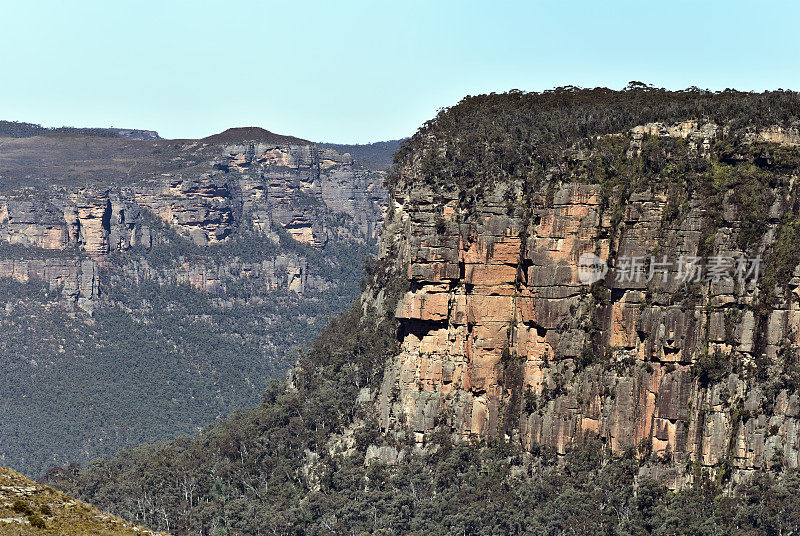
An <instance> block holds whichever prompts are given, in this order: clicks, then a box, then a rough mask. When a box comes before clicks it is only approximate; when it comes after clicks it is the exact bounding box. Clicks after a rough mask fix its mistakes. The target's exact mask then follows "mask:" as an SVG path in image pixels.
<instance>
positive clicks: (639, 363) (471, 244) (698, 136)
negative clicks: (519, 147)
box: [378, 122, 800, 486]
mask: <svg viewBox="0 0 800 536" xmlns="http://www.w3.org/2000/svg"><path fill="white" fill-rule="evenodd" d="M724 130H725V129H723V128H719V127H718V126H717V125H712V124H700V123H698V122H685V123H679V124H676V125H669V126H665V125H660V124H649V125H645V126H642V127H637V128H636V129H633V130H632V131H631V132H629V133H626V134H624V135H622V136H619V143H620V144H621V146H622V145H624V146H625V147H627V149H626V151H627V159H628V160H629V161H633V160H635V159H636V158H638V155H639V154H641V151H642V145H643V143H646V142H648V140H655V141H658V140H659V139H667V138H675V139H678V140H686V142H685V144H683V145H681V147H683V150H685V151H688V154H690V155H695V156H696V157H701V158H705V159H706V160H707V161H708V162H711V160H712V156H713V155H712V153H713V147H714V143H715V141H717V140H718V139H719V138H720V137H721V136H722V135H723V132H724ZM793 136H794V137H793ZM795 137H796V132H785V131H782V130H780V129H777V128H775V129H770V130H767V131H765V132H760V133H757V134H754V135H753V136H752V137H751V138H750V141H769V142H780V143H782V144H784V145H783V146H784V147H792V146H794V145H795V143H794V141H793V140H795ZM776 147H777V146H776ZM590 154H591V151H576V155H577V156H575V158H577V159H578V160H586V159H588V158H589V156H590ZM713 158H716V157H713ZM416 165H417V164H416V163H414V162H412V163H410V164H408V165H407V166H406V167H405V168H404V169H402V170H401V173H400V177H399V180H398V181H396V183H395V184H394V189H393V191H392V192H391V209H390V214H389V216H388V217H387V221H386V225H385V229H384V231H383V239H382V256H383V258H384V259H389V260H391V261H392V262H395V263H396V267H397V269H398V270H399V271H400V272H401V273H403V274H404V276H405V277H407V278H408V280H409V282H410V286H411V291H410V292H408V293H407V294H406V295H405V297H404V298H403V299H402V300H401V302H400V304H399V306H398V308H397V312H396V317H397V318H398V319H399V321H400V326H401V327H400V330H401V333H400V337H401V340H402V348H403V349H402V353H400V354H399V355H398V356H397V357H396V358H394V359H393V360H392V361H391V362H390V363H389V364H388V367H387V371H386V373H385V377H384V382H383V386H382V389H381V393H380V396H379V401H378V403H379V413H380V422H381V424H382V426H383V428H384V429H385V430H387V431H392V432H395V433H396V432H404V431H409V432H412V433H413V434H415V436H416V438H417V440H418V441H420V442H424V441H426V438H427V437H428V436H429V435H430V434H431V433H432V432H433V431H435V430H437V429H439V428H441V427H444V428H445V429H447V430H450V431H451V432H452V433H453V434H454V435H455V436H457V437H460V438H464V439H469V438H470V437H481V438H485V437H492V436H497V435H506V436H508V437H516V438H518V439H519V440H520V441H521V442H522V443H523V444H524V445H526V446H527V447H529V448H530V447H532V446H533V445H536V444H541V445H546V446H549V447H552V448H554V449H555V450H556V451H557V452H558V453H564V452H566V450H567V449H569V448H570V447H571V446H572V445H577V444H581V443H584V442H586V441H590V440H599V441H601V442H603V443H604V444H606V445H607V446H608V447H610V448H611V449H612V450H613V451H615V452H623V451H625V450H626V449H636V450H637V451H638V452H639V453H640V455H649V454H652V455H656V456H659V457H661V458H663V459H667V460H669V461H672V462H676V464H678V465H672V466H669V467H676V466H678V467H681V468H682V469H683V468H685V467H686V466H687V465H686V464H694V465H695V466H696V467H698V468H703V467H711V466H719V465H721V464H727V463H729V464H731V466H732V467H734V468H735V469H737V470H738V471H737V473H736V474H737V475H742V474H745V473H746V472H748V471H751V470H755V469H764V468H776V467H798V466H800V397H798V393H797V392H796V391H795V390H794V389H793V388H791V386H787V385H785V382H784V384H781V382H780V381H778V379H777V378H778V377H779V376H782V375H783V376H786V375H791V374H793V372H792V371H795V372H796V370H795V369H794V368H793V365H792V363H793V362H794V361H793V360H794V359H795V357H794V356H795V353H796V350H797V348H798V344H800V300H799V299H798V296H800V267H797V268H795V269H794V275H793V276H790V280H788V281H780V282H779V283H780V285H778V286H777V287H776V288H775V289H774V290H775V292H776V293H777V296H778V298H777V300H775V301H774V302H771V303H770V304H769V305H768V306H765V305H764V303H765V301H764V300H765V298H764V296H765V293H770V292H772V291H773V289H771V288H768V289H764V288H760V286H759V285H761V283H759V282H758V281H757V278H756V277H753V275H754V274H752V272H751V273H750V274H749V275H750V277H749V278H748V277H742V278H737V277H734V276H733V275H734V270H735V268H736V267H735V262H734V263H733V265H730V266H729V267H728V268H729V270H730V273H731V275H732V276H731V277H730V278H722V279H720V280H713V279H710V280H706V279H705V278H703V279H700V280H699V281H697V282H693V280H687V279H686V278H685V274H683V273H681V270H684V271H685V269H686V266H685V265H684V266H681V264H680V260H681V259H685V258H689V257H695V256H701V255H704V256H705V257H709V256H719V257H725V258H726V259H732V260H736V259H741V258H744V257H747V258H749V257H755V256H763V257H764V258H765V259H772V258H773V257H771V256H770V255H771V253H770V252H771V251H772V250H773V249H774V244H775V241H776V237H778V236H779V235H780V233H781V232H782V229H784V228H785V223H786V221H785V215H786V214H787V211H788V212H790V213H791V211H792V210H796V208H797V205H796V204H795V202H794V200H795V195H796V190H795V186H794V184H795V178H796V177H795V176H794V175H792V173H796V171H786V172H781V171H775V172H773V173H774V174H775V175H777V176H779V178H776V179H775V180H774V181H772V184H773V185H774V187H773V188H772V190H771V191H769V192H768V195H767V196H766V198H768V199H769V205H768V206H765V207H763V213H762V216H763V217H762V218H761V220H760V221H761V222H762V223H763V225H764V227H763V229H762V230H761V231H760V232H759V233H758V236H756V237H755V238H754V239H753V241H752V242H751V243H750V244H749V245H748V249H747V250H743V249H742V241H741V240H740V238H741V237H742V235H743V233H746V232H749V231H750V229H749V226H751V225H752V222H750V221H749V220H747V219H746V218H745V217H744V216H743V215H742V213H741V211H739V210H737V205H736V203H735V202H734V199H733V197H734V196H735V195H737V194H736V193H735V192H733V191H726V192H723V193H722V194H721V195H722V197H723V199H724V203H723V206H722V209H721V210H720V211H719V214H718V216H717V218H718V219H715V220H714V223H713V225H712V224H710V223H709V221H710V217H709V207H708V199H704V198H703V197H702V196H699V195H696V196H694V197H692V196H689V198H688V199H685V202H684V203H683V205H682V206H681V207H680V211H679V215H678V216H677V217H676V216H675V215H674V212H675V207H674V204H675V197H676V196H677V195H678V192H676V191H674V190H669V189H667V188H664V187H663V186H661V185H663V183H661V182H659V181H651V182H650V183H646V184H644V185H642V186H641V187H639V188H635V189H633V191H631V192H628V194H627V195H626V196H624V197H622V199H621V201H620V202H619V204H618V205H616V206H612V205H613V203H610V202H609V193H608V189H607V186H604V185H603V184H601V183H600V182H593V179H594V177H592V176H591V175H582V176H580V175H579V176H576V177H574V178H573V179H572V180H557V179H556V178H554V177H556V176H557V175H555V174H553V175H550V176H549V180H547V181H545V182H544V184H542V185H540V186H538V187H536V188H534V189H532V188H531V187H530V185H529V184H528V185H525V184H522V183H521V182H513V181H507V182H505V183H503V182H498V184H496V185H494V188H492V189H487V190H486V191H487V192H488V193H484V194H483V195H482V196H480V197H477V198H476V197H473V199H475V200H474V201H473V202H471V203H465V202H464V201H463V200H464V199H469V198H470V196H469V195H465V194H470V192H466V191H465V190H464V188H462V187H458V186H453V185H445V186H442V185H436V184H434V185H430V184H421V183H420V181H419V180H417V179H418V168H417V167H415V166H416ZM709 165H710V164H709ZM561 176H562V177H563V174H562V175H561ZM612 198H613V196H612ZM792 214H794V213H792ZM796 216H797V215H796V214H794V217H796ZM587 254H588V255H594V256H596V257H597V258H599V260H601V261H602V263H603V264H608V265H609V266H610V267H611V270H610V271H609V272H608V274H606V277H605V279H603V280H601V281H600V282H598V283H594V284H587V283H586V282H585V281H582V279H581V273H580V272H579V265H580V264H581V262H582V259H581V257H582V256H584V255H587ZM664 256H666V257H664ZM584 258H585V257H584ZM625 259H639V262H644V264H643V265H642V269H643V272H642V276H641V277H640V278H638V279H637V278H633V277H629V276H628V274H626V273H624V263H625V262H629V261H625ZM652 259H657V261H662V260H666V261H667V262H668V263H669V266H666V265H663V266H662V268H661V269H659V270H658V271H656V272H655V274H654V276H653V275H650V277H649V278H648V271H649V269H650V266H649V265H648V263H652V262H653V261H652ZM750 268H752V266H750ZM790 272H791V270H790ZM764 273H765V272H764V271H762V274H761V275H762V283H763V277H765V276H764ZM744 275H747V274H744ZM773 283H775V282H774V281H773ZM762 286H763V285H762ZM789 356H791V357H789ZM720 362H722V363H730V362H733V363H735V365H734V366H732V367H730V368H727V369H725V370H727V372H726V373H724V374H718V375H717V376H714V374H715V373H717V371H715V370H714V368H713V366H710V365H709V363H711V364H712V365H719V363H720ZM709 369H711V370H710V371H709ZM709 376H710V377H711V378H710V379H709ZM670 474H672V475H673V478H674V479H675V481H674V482H670V485H674V486H680V485H682V483H685V482H686V481H688V480H690V479H691V478H692V474H691V472H689V473H688V474H684V472H683V471H682V470H681V471H679V472H677V473H675V472H673V473H670Z"/></svg>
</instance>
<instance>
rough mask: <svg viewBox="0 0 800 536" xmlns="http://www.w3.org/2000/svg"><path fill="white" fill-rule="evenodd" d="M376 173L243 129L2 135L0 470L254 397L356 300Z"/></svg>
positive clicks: (377, 203)
mask: <svg viewBox="0 0 800 536" xmlns="http://www.w3.org/2000/svg"><path fill="white" fill-rule="evenodd" d="M383 180H384V175H383V173H380V172H374V171H370V170H367V169H365V168H364V167H362V166H360V165H359V164H358V163H357V162H355V161H354V160H353V159H352V158H351V157H349V156H348V155H340V154H338V153H336V152H335V151H333V150H331V149H321V148H317V147H315V146H314V145H313V144H310V143H309V142H306V141H305V140H300V139H298V138H292V137H288V136H278V135H274V134H272V133H269V132H267V131H263V130H261V129H253V128H248V129H230V130H228V131H226V132H224V133H221V134H219V135H216V136H212V137H210V138H207V139H205V140H179V141H167V140H159V139H148V140H136V139H121V138H114V137H97V136H81V135H70V136H62V137H53V136H33V137H26V138H0V184H2V187H0V286H2V287H3V289H4V292H5V295H4V297H3V302H2V303H3V306H4V309H3V312H0V326H2V330H3V331H4V333H5V335H6V336H5V337H3V338H2V340H0V351H2V353H3V355H4V360H3V364H2V366H0V379H1V380H2V381H3V382H5V384H6V385H8V389H6V390H5V391H4V397H3V401H2V403H0V415H5V416H6V417H4V420H5V421H6V422H7V423H13V430H14V432H13V433H8V434H6V433H4V434H2V436H0V463H5V464H8V465H13V466H14V467H15V468H17V469H20V470H25V471H29V472H31V473H33V474H41V473H42V472H44V471H45V470H47V469H48V468H49V467H51V466H53V465H55V464H57V463H64V462H67V461H80V460H83V461H85V460H87V459H91V458H95V457H98V456H107V455H110V454H112V453H113V452H115V450H116V449H118V448H120V447H121V446H124V445H131V444H135V443H139V442H142V441H154V440H158V439H163V438H167V437H173V436H175V435H177V434H182V433H188V432H192V431H195V430H197V429H199V428H200V427H202V426H204V425H206V424H208V423H209V422H211V421H213V420H214V419H215V418H218V417H219V416H221V415H225V414H227V413H229V412H231V411H233V410H235V409H239V408H241V407H244V406H249V405H252V404H254V403H256V402H257V401H258V399H259V396H260V394H261V392H262V391H263V390H264V388H265V387H266V385H267V384H268V383H269V381H270V380H271V379H272V378H274V377H275V376H280V375H282V374H283V373H284V372H285V370H286V369H287V368H288V367H289V365H290V364H291V361H292V360H293V359H294V355H295V352H296V348H297V346H298V344H300V343H303V342H305V341H306V340H308V339H309V338H310V337H311V336H312V335H313V334H314V333H315V332H316V331H318V330H319V329H320V328H321V326H322V325H324V322H325V321H326V319H327V317H328V315H330V314H333V313H337V312H339V311H341V310H342V309H344V308H345V307H347V306H348V305H349V304H350V303H351V302H352V300H353V299H355V298H356V297H357V295H358V292H359V287H358V284H359V280H360V278H361V274H362V266H363V263H364V261H366V259H367V257H368V256H369V255H370V254H371V253H373V252H375V251H376V245H377V236H378V232H379V230H380V225H381V222H382V220H383V216H384V211H385V204H386V201H385V199H386V192H385V190H384V188H383ZM87 396H88V397H89V399H91V400H102V401H103V402H102V403H97V404H90V405H89V406H88V407H86V405H85V404H83V403H81V402H80V401H81V400H86V398H84V397H87ZM52 430H58V432H52Z"/></svg>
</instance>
